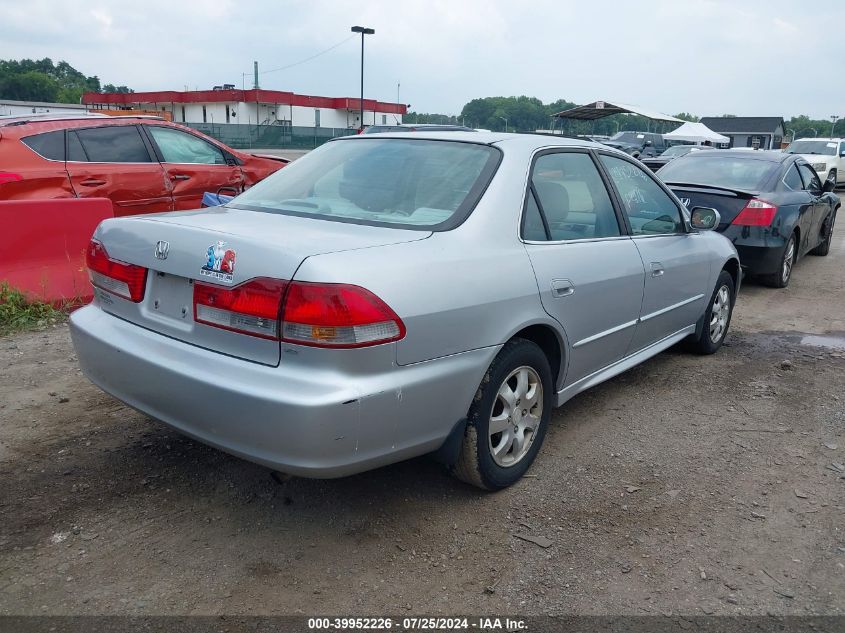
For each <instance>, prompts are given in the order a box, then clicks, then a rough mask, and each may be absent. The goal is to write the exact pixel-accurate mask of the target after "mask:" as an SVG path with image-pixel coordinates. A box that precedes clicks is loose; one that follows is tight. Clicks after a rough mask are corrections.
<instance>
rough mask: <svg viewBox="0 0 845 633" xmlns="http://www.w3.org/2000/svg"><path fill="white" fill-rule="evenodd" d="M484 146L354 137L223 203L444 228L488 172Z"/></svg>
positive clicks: (469, 203) (490, 153)
mask: <svg viewBox="0 0 845 633" xmlns="http://www.w3.org/2000/svg"><path fill="white" fill-rule="evenodd" d="M499 156H500V153H499V150H497V149H494V148H493V147H490V146H488V145H476V144H474V143H460V142H450V141H433V140H408V139H385V138H378V137H376V136H373V137H372V138H363V137H358V138H356V139H354V140H348V141H334V142H330V143H326V144H325V145H323V146H322V147H319V148H318V149H315V150H314V151H312V152H310V153H309V154H306V155H305V156H303V157H302V158H300V159H299V160H297V161H295V162H293V163H291V164H289V165H287V166H286V167H285V168H284V169H281V170H279V171H278V172H276V173H275V174H273V175H272V176H270V177H269V178H267V179H266V180H263V181H262V182H260V183H258V184H257V185H255V186H254V187H252V188H251V189H249V190H248V191H246V192H245V193H243V194H241V195H240V196H238V197H237V198H235V199H234V200H232V202H230V203H229V204H228V205H227V206H232V207H237V208H243V209H251V210H255V211H265V212H267V213H282V214H289V215H304V216H310V217H315V218H320V219H324V220H336V221H340V222H355V223H358V224H373V225H376V226H396V227H402V228H412V229H414V228H417V229H428V230H446V229H450V228H453V227H454V226H457V225H458V224H460V223H461V222H462V221H463V220H464V219H465V218H466V216H467V215H469V213H470V211H472V208H473V207H474V206H475V204H476V202H478V199H479V198H480V197H481V194H482V193H483V191H484V189H485V187H486V186H487V184H488V183H489V181H490V179H491V178H492V176H493V173H494V171H495V169H496V166H497V165H498V161H499Z"/></svg>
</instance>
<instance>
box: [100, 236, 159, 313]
mask: <svg viewBox="0 0 845 633" xmlns="http://www.w3.org/2000/svg"><path fill="white" fill-rule="evenodd" d="M85 263H86V265H87V266H88V275H89V277H90V278H91V284H92V285H94V286H96V287H97V288H102V289H103V290H108V291H109V292H111V293H112V294H116V295H117V296H119V297H123V298H124V299H129V300H130V301H133V302H135V303H140V302H141V301H143V299H144V290H145V288H146V286H147V269H146V268H144V267H143V266H136V265H135V264H127V263H125V262H120V261H117V260H116V259H111V258H110V257H109V254H108V252H106V249H105V247H104V246H103V245H102V244H100V243H99V242H98V241H97V240H91V242H90V243H89V244H88V250H87V251H86V253H85Z"/></svg>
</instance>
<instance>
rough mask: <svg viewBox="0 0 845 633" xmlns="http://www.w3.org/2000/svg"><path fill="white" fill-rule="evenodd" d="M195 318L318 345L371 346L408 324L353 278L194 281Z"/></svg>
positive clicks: (390, 338) (402, 330)
mask: <svg viewBox="0 0 845 633" xmlns="http://www.w3.org/2000/svg"><path fill="white" fill-rule="evenodd" d="M194 319H195V320H196V321H197V322H199V323H204V324H206V325H212V326H214V327H219V328H223V329H226V330H230V331H233V332H240V333H241V334H249V335H250V336H258V337H260V338H266V339H272V340H279V339H281V340H284V341H288V342H290V343H298V344H300V345H311V346H314V347H337V348H352V347H366V346H369V345H378V344H381V343H389V342H391V341H397V340H399V339H401V338H402V337H403V336H405V325H404V324H403V323H402V320H401V319H400V318H399V317H398V316H397V315H396V313H395V312H393V310H391V309H390V307H389V306H388V305H387V304H386V303H384V301H382V300H381V299H379V298H378V297H377V296H376V295H374V294H373V293H372V292H370V291H369V290H366V289H364V288H361V287H360V286H351V285H347V284H318V283H307V282H299V281H295V282H288V281H284V280H281V279H265V278H260V279H253V280H251V281H248V282H246V283H244V284H242V285H240V286H236V287H234V288H224V287H222V286H217V285H214V284H206V283H203V282H194Z"/></svg>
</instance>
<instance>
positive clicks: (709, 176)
mask: <svg viewBox="0 0 845 633" xmlns="http://www.w3.org/2000/svg"><path fill="white" fill-rule="evenodd" d="M708 154H709V152H693V153H691V154H688V155H687V156H683V157H681V158H676V159H675V160H673V161H671V162H669V163H667V165H666V166H665V167H663V168H662V169H661V170H660V172H659V174H660V178H661V179H662V180H663V181H664V182H669V183H685V184H696V185H713V186H714V187H725V188H727V189H740V190H743V191H759V190H760V189H761V187H762V186H763V183H764V182H765V181H766V179H767V178H769V176H770V175H771V174H772V172H773V171H775V170H776V169H777V167H778V163H773V162H772V161H769V160H760V159H755V158H753V157H751V156H748V157H746V156H726V155H724V154H721V155H717V156H710V155H708Z"/></svg>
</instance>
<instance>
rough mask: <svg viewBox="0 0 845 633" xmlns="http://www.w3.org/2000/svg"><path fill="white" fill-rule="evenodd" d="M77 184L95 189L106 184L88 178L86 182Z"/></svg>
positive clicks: (102, 181) (103, 181)
mask: <svg viewBox="0 0 845 633" xmlns="http://www.w3.org/2000/svg"><path fill="white" fill-rule="evenodd" d="M79 184H80V185H85V186H86V187H97V186H99V185H104V184H106V181H105V180H96V179H94V178H89V179H88V180H83V181H82V182H80V183H79Z"/></svg>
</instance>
